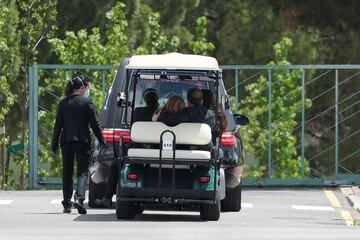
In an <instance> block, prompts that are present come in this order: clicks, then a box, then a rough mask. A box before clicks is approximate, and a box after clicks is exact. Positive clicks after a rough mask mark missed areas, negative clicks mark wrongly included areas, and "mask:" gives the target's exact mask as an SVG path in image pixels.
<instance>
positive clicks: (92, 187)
mask: <svg viewBox="0 0 360 240" xmlns="http://www.w3.org/2000/svg"><path fill="white" fill-rule="evenodd" d="M104 194H105V188H104V185H103V184H96V183H94V182H93V181H92V180H91V178H90V180H89V203H88V205H89V207H91V208H98V207H102V206H98V205H97V204H96V203H95V199H103V197H104Z"/></svg>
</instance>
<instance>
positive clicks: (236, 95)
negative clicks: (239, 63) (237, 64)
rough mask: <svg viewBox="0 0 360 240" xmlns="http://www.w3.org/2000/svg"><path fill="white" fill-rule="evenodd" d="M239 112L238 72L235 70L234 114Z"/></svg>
mask: <svg viewBox="0 0 360 240" xmlns="http://www.w3.org/2000/svg"><path fill="white" fill-rule="evenodd" d="M238 112H239V70H237V69H236V70H235V113H238Z"/></svg>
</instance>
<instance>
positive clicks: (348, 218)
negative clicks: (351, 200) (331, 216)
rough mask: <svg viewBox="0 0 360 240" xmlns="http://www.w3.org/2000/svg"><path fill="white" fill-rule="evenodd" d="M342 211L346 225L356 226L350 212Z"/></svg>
mask: <svg viewBox="0 0 360 240" xmlns="http://www.w3.org/2000/svg"><path fill="white" fill-rule="evenodd" d="M340 213H341V216H342V217H343V218H344V220H345V222H346V225H348V226H354V219H353V218H352V216H351V214H350V212H348V211H344V210H341V211H340Z"/></svg>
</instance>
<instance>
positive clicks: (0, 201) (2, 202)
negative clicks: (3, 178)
mask: <svg viewBox="0 0 360 240" xmlns="http://www.w3.org/2000/svg"><path fill="white" fill-rule="evenodd" d="M12 201H13V200H0V205H9V204H11V203H12Z"/></svg>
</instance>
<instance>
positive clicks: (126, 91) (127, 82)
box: [124, 69, 131, 125]
mask: <svg viewBox="0 0 360 240" xmlns="http://www.w3.org/2000/svg"><path fill="white" fill-rule="evenodd" d="M130 71H131V70H129V69H126V83H125V95H126V96H125V101H126V102H125V111H124V112H125V117H124V122H125V124H126V125H127V124H128V107H129V82H130V77H131V76H130V75H131V74H130Z"/></svg>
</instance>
